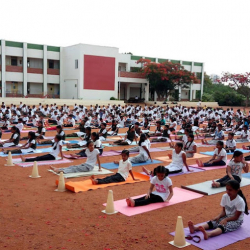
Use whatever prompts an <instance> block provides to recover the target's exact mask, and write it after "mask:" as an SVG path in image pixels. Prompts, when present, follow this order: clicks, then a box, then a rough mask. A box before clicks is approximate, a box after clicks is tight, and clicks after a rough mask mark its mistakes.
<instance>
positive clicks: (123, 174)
mask: <svg viewBox="0 0 250 250" xmlns="http://www.w3.org/2000/svg"><path fill="white" fill-rule="evenodd" d="M121 155H122V160H120V161H119V162H117V161H116V162H115V163H116V164H119V167H118V171H117V173H116V174H114V175H111V176H107V177H105V178H103V179H95V177H94V176H93V175H92V176H91V177H90V179H91V181H92V184H93V185H97V184H107V183H115V182H124V181H126V180H127V178H128V176H129V174H131V176H132V178H133V180H134V181H137V179H135V178H134V175H133V172H132V165H131V162H130V160H129V151H128V150H123V151H122V154H121Z"/></svg>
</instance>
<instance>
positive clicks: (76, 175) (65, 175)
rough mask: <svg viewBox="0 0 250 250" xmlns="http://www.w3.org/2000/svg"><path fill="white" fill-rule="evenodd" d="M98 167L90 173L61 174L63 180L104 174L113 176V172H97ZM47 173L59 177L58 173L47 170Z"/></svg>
mask: <svg viewBox="0 0 250 250" xmlns="http://www.w3.org/2000/svg"><path fill="white" fill-rule="evenodd" d="M98 169H99V167H98V166H95V167H94V169H93V170H92V171H89V172H78V173H69V174H63V176H64V178H65V179H69V178H77V177H86V176H91V175H104V174H113V172H111V171H109V170H107V169H104V168H102V171H98ZM48 171H49V172H51V173H53V174H56V175H60V173H59V174H58V173H56V172H54V171H53V170H52V169H48Z"/></svg>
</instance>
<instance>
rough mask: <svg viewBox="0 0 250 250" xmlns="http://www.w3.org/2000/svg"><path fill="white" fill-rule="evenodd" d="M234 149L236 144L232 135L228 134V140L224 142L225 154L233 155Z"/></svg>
mask: <svg viewBox="0 0 250 250" xmlns="http://www.w3.org/2000/svg"><path fill="white" fill-rule="evenodd" d="M235 149H236V142H235V140H234V133H229V134H228V139H227V140H226V147H225V150H226V151H227V153H233V152H234V150H235Z"/></svg>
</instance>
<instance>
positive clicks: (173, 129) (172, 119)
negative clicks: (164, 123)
mask: <svg viewBox="0 0 250 250" xmlns="http://www.w3.org/2000/svg"><path fill="white" fill-rule="evenodd" d="M170 121H171V123H170V125H169V129H170V131H171V132H173V133H175V131H176V129H177V122H176V119H175V118H173V117H172V118H171V119H170Z"/></svg>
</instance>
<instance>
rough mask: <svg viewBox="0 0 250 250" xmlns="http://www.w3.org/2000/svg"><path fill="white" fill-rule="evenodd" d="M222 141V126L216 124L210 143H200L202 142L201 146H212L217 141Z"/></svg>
mask: <svg viewBox="0 0 250 250" xmlns="http://www.w3.org/2000/svg"><path fill="white" fill-rule="evenodd" d="M223 140H224V132H223V130H222V125H221V124H218V128H217V130H215V134H214V139H213V140H210V141H207V140H201V141H202V144H207V145H214V144H216V143H217V142H218V141H223Z"/></svg>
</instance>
